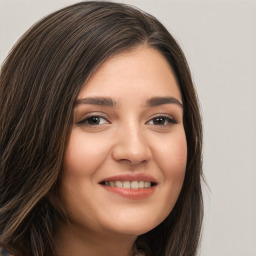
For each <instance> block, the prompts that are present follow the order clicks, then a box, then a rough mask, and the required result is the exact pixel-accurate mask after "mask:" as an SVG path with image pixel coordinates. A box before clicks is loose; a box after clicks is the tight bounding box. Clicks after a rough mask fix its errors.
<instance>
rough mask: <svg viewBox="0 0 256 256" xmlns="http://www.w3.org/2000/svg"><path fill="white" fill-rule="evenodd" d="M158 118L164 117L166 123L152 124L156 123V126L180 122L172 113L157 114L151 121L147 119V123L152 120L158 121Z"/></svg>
mask: <svg viewBox="0 0 256 256" xmlns="http://www.w3.org/2000/svg"><path fill="white" fill-rule="evenodd" d="M157 119H162V120H164V124H154V123H153V124H152V125H156V126H166V125H170V124H177V123H178V122H177V121H176V120H175V119H174V118H173V117H172V116H171V115H158V116H155V117H153V118H151V119H150V120H149V121H147V124H149V123H150V122H152V121H154V120H155V121H156V120H157Z"/></svg>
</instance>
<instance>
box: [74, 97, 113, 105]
mask: <svg viewBox="0 0 256 256" xmlns="http://www.w3.org/2000/svg"><path fill="white" fill-rule="evenodd" d="M79 104H92V105H100V106H108V107H114V106H116V105H117V102H116V101H115V100H113V99H111V98H102V97H95V98H84V99H78V100H77V101H76V103H75V106H77V105H79Z"/></svg>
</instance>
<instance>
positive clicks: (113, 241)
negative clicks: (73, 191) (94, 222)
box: [55, 223, 136, 256]
mask: <svg viewBox="0 0 256 256" xmlns="http://www.w3.org/2000/svg"><path fill="white" fill-rule="evenodd" d="M135 240H136V236H134V235H123V234H113V233H111V234H110V233H106V232H104V231H101V232H95V231H93V230H89V229H87V228H84V227H83V228H81V227H77V226H76V225H74V224H71V223H69V224H63V225H61V226H60V227H59V228H58V231H57V234H56V237H55V244H56V254H57V255H58V256H70V255H76V256H95V255H104V256H131V255H132V254H133V253H132V248H133V244H134V242H135Z"/></svg>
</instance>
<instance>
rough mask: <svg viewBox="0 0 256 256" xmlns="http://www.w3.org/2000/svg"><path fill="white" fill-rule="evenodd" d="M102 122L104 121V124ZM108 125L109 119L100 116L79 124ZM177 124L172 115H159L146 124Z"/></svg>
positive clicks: (89, 117) (84, 120)
mask: <svg viewBox="0 0 256 256" xmlns="http://www.w3.org/2000/svg"><path fill="white" fill-rule="evenodd" d="M102 120H104V121H103V122H102ZM90 121H92V122H96V123H94V124H93V123H90ZM154 121H157V122H159V121H160V123H158V124H157V123H154ZM162 121H164V123H161V122H162ZM151 122H153V123H151ZM106 123H107V124H109V123H110V122H109V121H108V120H107V118H105V117H103V116H100V115H91V116H88V117H86V118H84V119H83V120H81V121H79V122H77V124H79V125H87V126H99V125H103V124H106ZM177 123H178V122H177V121H176V120H175V119H174V118H173V117H172V116H171V115H158V116H155V117H153V118H151V119H150V120H149V121H147V122H146V124H147V125H155V126H167V125H171V124H177Z"/></svg>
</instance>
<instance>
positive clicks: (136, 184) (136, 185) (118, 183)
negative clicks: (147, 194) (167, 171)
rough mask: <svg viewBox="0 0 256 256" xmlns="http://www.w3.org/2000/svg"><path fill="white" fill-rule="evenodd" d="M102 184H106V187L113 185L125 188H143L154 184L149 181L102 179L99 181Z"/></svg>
mask: <svg viewBox="0 0 256 256" xmlns="http://www.w3.org/2000/svg"><path fill="white" fill-rule="evenodd" d="M101 184H102V185H105V186H108V187H114V188H125V189H145V188H151V187H153V186H155V185H156V183H154V182H150V181H142V180H140V181H137V180H133V181H119V180H117V181H103V182H102V183H101Z"/></svg>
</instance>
